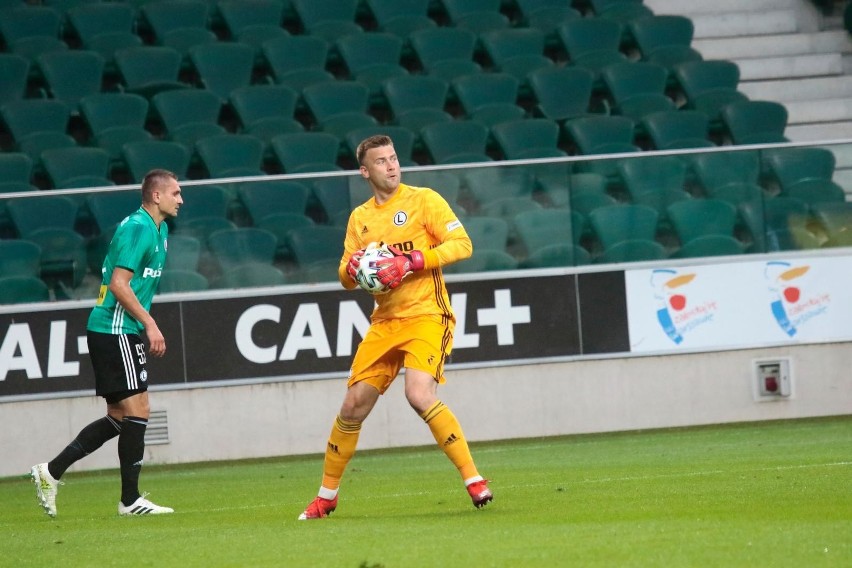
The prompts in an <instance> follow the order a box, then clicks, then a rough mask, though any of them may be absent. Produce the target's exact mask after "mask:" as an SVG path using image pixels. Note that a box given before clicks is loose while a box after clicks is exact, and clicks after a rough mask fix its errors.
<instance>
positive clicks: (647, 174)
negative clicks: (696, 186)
mask: <svg viewBox="0 0 852 568" xmlns="http://www.w3.org/2000/svg"><path fill="white" fill-rule="evenodd" d="M617 168H618V172H619V175H620V176H621V179H622V180H623V182H624V187H625V189H626V190H627V194H628V195H629V196H630V197H631V198H634V199H635V197H636V196H637V195H640V194H643V193H647V192H658V193H665V192H672V191H684V189H685V188H686V179H687V165H686V163H685V162H684V161H683V160H681V159H680V158H679V157H677V156H640V157H637V158H634V159H625V160H620V161H619V162H618V165H617Z"/></svg>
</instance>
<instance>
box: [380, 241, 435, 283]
mask: <svg viewBox="0 0 852 568" xmlns="http://www.w3.org/2000/svg"><path fill="white" fill-rule="evenodd" d="M388 250H389V251H391V252H392V253H393V254H394V257H393V258H390V259H387V260H381V261H379V262H378V263H377V265H378V266H380V267H381V270H379V271H378V272H377V273H376V276H378V278H379V282H381V283H382V284H384V285H385V286H387V287H388V288H390V289H394V288H396V287H397V286H399V285H400V283H401V282H402V279H403V278H405V277H406V276H408V275H409V274H411V273H412V272H414V271H416V270H423V267H424V266H425V264H426V262H425V260H424V258H423V253H422V252H420V251H419V250H413V251H411V252H410V253H408V254H406V253H404V252H402V251H401V250H399V249H398V248H396V247H394V246H391V245H388Z"/></svg>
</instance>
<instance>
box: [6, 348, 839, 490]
mask: <svg viewBox="0 0 852 568" xmlns="http://www.w3.org/2000/svg"><path fill="white" fill-rule="evenodd" d="M851 347H852V346H850V344H849V343H835V344H824V345H810V346H794V347H785V348H771V349H751V350H742V351H728V352H721V353H705V354H691V355H671V356H658V357H633V358H621V359H601V360H583V361H573V362H562V363H546V364H530V365H519V366H512V367H496V368H478V369H451V370H450V371H449V372H448V381H447V384H446V385H445V386H443V387H441V389H440V390H439V396H440V397H441V398H442V400H443V401H444V402H446V403H447V404H448V405H449V406H450V407H451V408H452V409H453V411H454V412H455V413H456V415H457V416H458V417H459V420H460V421H461V423H462V426H463V427H464V429H465V433H466V435H467V436H468V438H469V439H470V440H472V441H485V440H497V439H507V438H526V437H538V436H555V435H564V434H578V433H591V432H607V431H619V430H636V429H647V428H667V427H676V426H689V425H699V424H715V423H726V422H747V421H759V420H773V419H787V418H804V417H813V416H828V415H840V414H852V373H850V369H852V348H851ZM772 357H789V358H790V359H791V362H792V368H793V372H792V374H793V394H792V396H791V397H790V398H789V399H784V400H777V401H772V402H764V401H760V402H758V401H756V400H755V396H754V378H753V375H752V361H753V360H754V359H764V358H772ZM345 388H346V387H345V380H344V379H342V378H341V379H334V380H318V381H299V382H281V383H266V384H257V385H250V386H233V387H221V388H204V389H191V390H173V391H154V392H152V393H151V400H152V409H153V410H166V411H167V412H168V417H169V437H170V442H169V443H168V444H164V445H149V446H148V447H147V450H146V455H145V459H146V461H147V462H148V463H150V464H153V463H160V464H162V463H183V462H196V461H206V460H225V459H237V458H250V457H264V456H279V455H296V454H314V453H320V452H322V451H323V450H324V447H325V441H326V438H327V436H328V433H329V431H330V429H331V424H332V420H333V418H334V416H335V414H336V413H337V410H338V408H339V405H340V402H341V401H342V399H343V394H344V390H345ZM104 413H105V408H104V403H103V401H102V399H100V398H96V397H94V396H92V397H76V398H66V399H54V400H40V401H27V402H14V403H3V404H0V476H15V475H22V474H25V473H27V472H28V471H29V468H30V466H31V465H33V464H34V463H38V462H42V461H46V460H48V459H50V458H52V457H53V456H54V455H55V454H56V453H57V452H59V451H60V450H61V449H62V448H63V447H64V446H65V445H66V444H67V443H68V442H69V441H70V440H71V439H73V437H74V436H76V434H77V433H78V432H79V430H80V429H81V428H82V427H83V426H85V425H86V424H88V423H89V422H91V421H92V420H94V419H96V418H98V417H99V416H102V415H103V414H104ZM431 444H434V440H433V439H432V437H431V435H430V433H429V431H428V429H427V428H426V427H425V426H424V425H423V424H422V421H421V420H420V419H419V418H418V417H417V416H416V414H415V413H414V412H413V411H412V410H411V409H410V408H409V407H408V405H407V403H406V402H405V399H404V396H403V393H402V388H401V385H400V384H395V385H393V386H392V387H391V389H390V390H389V391H388V393H387V394H386V395H385V396H384V397H383V399H382V400H380V401H379V404H378V405H377V406H376V408H375V410H374V412H373V414H372V415H371V416H370V418H369V419H368V420H367V422H366V423H365V426H364V429H363V431H362V434H361V439H360V443H359V448H360V449H368V448H388V447H401V446H419V445H431ZM117 464H118V460H117V457H116V446H115V440H113V441H112V442H110V443H108V444H107V445H106V446H105V447H104V448H102V449H101V450H99V451H98V452H96V453H94V454H92V455H91V456H88V457H86V458H85V459H84V460H82V461H81V462H78V464H76V465H75V466H74V468H73V470H92V469H104V468H114V467H117ZM318 467H319V461H318ZM73 470H72V471H73Z"/></svg>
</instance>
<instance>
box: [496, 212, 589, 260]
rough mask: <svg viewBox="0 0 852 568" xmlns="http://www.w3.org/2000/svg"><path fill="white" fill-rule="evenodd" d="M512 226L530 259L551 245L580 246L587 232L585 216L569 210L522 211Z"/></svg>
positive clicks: (516, 216) (515, 217)
mask: <svg viewBox="0 0 852 568" xmlns="http://www.w3.org/2000/svg"><path fill="white" fill-rule="evenodd" d="M512 225H513V227H514V229H515V232H516V233H517V237H518V241H519V242H520V244H522V245H523V246H524V248H525V249H526V252H527V256H528V257H529V256H534V255H535V254H536V252H537V251H539V250H540V249H542V248H544V247H547V246H550V245H555V244H561V245H578V244H579V243H580V239H581V238H582V236H583V233H584V231H585V219H584V217H583V215H581V214H580V213H578V212H576V211H569V210H567V209H538V210H536V209H530V210H528V211H522V212H521V213H518V214H517V215H515V216H514V218H513V219H512Z"/></svg>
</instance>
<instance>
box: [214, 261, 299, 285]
mask: <svg viewBox="0 0 852 568" xmlns="http://www.w3.org/2000/svg"><path fill="white" fill-rule="evenodd" d="M287 282H288V279H287V277H286V276H285V274H284V273H283V272H281V270H279V269H278V268H276V267H274V266H272V265H271V264H265V263H259V262H247V263H244V264H242V265H240V266H237V267H234V268H230V269H228V270H226V271H225V272H224V273H223V274H222V277H221V278H220V279H218V280H217V281H216V287H217V288H255V287H260V286H281V285H282V284H287Z"/></svg>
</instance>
